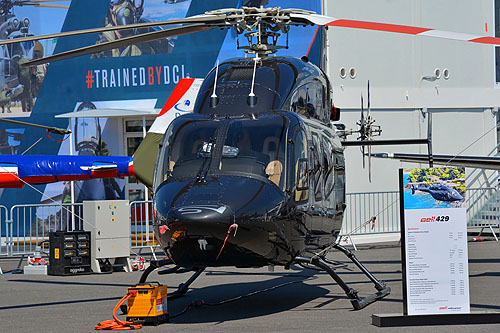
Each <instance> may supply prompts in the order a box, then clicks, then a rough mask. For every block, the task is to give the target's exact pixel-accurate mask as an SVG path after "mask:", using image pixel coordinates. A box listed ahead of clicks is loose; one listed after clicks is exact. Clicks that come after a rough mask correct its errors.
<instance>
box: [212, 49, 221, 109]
mask: <svg viewBox="0 0 500 333" xmlns="http://www.w3.org/2000/svg"><path fill="white" fill-rule="evenodd" d="M218 75H219V59H217V66H216V67H215V80H214V91H213V93H212V95H211V96H210V107H211V108H215V107H216V106H217V104H219V97H217V94H216V93H215V89H216V88H217V76H218Z"/></svg>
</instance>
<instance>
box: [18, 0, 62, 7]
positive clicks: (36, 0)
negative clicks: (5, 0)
mask: <svg viewBox="0 0 500 333" xmlns="http://www.w3.org/2000/svg"><path fill="white" fill-rule="evenodd" d="M25 2H71V0H27V1H22V0H21V1H14V5H16V6H22V4H23V3H25Z"/></svg>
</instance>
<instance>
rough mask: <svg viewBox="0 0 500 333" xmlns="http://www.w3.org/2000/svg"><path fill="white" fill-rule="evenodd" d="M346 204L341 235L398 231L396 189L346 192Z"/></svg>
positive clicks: (397, 197) (397, 198) (397, 195)
mask: <svg viewBox="0 0 500 333" xmlns="http://www.w3.org/2000/svg"><path fill="white" fill-rule="evenodd" d="M346 205H347V207H346V210H345V213H344V223H343V225H342V230H341V231H340V234H341V235H359V234H375V233H388V232H399V193H398V191H387V192H364V193H348V194H346ZM372 217H375V218H376V219H375V222H374V223H373V222H368V221H370V220H371V219H372Z"/></svg>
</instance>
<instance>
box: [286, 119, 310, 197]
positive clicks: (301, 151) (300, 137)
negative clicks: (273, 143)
mask: <svg viewBox="0 0 500 333" xmlns="http://www.w3.org/2000/svg"><path fill="white" fill-rule="evenodd" d="M292 142H293V156H292V161H293V163H292V165H293V166H294V167H293V170H292V173H291V175H290V178H291V183H292V184H293V188H292V189H293V192H294V195H293V198H294V200H295V201H296V202H301V201H307V199H308V198H309V190H300V191H299V190H297V188H305V187H308V186H309V184H308V180H309V179H308V177H307V176H308V175H307V171H308V170H307V169H306V170H305V173H304V174H302V175H299V174H298V173H299V163H300V160H304V159H307V142H306V137H305V133H304V131H303V130H302V129H300V128H299V129H298V130H297V131H296V132H295V135H294V138H293V141H292Z"/></svg>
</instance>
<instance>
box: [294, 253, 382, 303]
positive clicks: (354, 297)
mask: <svg viewBox="0 0 500 333" xmlns="http://www.w3.org/2000/svg"><path fill="white" fill-rule="evenodd" d="M332 248H334V249H337V250H339V251H341V252H342V253H344V254H345V255H346V256H347V257H348V258H349V259H351V261H352V262H353V263H354V264H355V265H356V266H358V268H359V269H360V270H361V271H362V272H363V273H364V274H365V275H366V276H367V277H368V279H370V281H372V282H373V283H374V284H375V289H377V292H376V293H374V294H371V295H369V296H366V297H360V296H359V295H358V292H357V291H356V290H354V289H353V288H350V287H349V286H348V285H347V284H346V283H345V282H344V280H342V279H341V278H340V276H338V274H337V273H335V271H334V269H333V268H332V267H331V266H329V265H328V264H327V263H325V262H323V260H324V259H323V258H320V257H313V258H307V257H296V258H295V262H297V263H300V264H305V265H313V266H316V267H317V268H319V269H321V270H323V271H325V272H327V273H328V274H329V275H330V276H331V277H332V278H333V279H334V280H335V282H337V284H338V285H339V286H340V288H342V289H343V290H344V292H345V293H346V295H347V297H349V298H350V300H351V304H352V306H353V307H354V309H355V310H360V309H363V308H365V307H366V306H368V305H369V304H371V303H373V302H375V301H377V300H379V299H381V298H382V297H385V296H387V295H389V294H390V292H391V288H390V287H388V286H386V285H385V284H384V283H383V282H382V281H379V280H377V278H376V277H375V276H373V274H371V273H370V272H369V271H368V270H367V269H366V267H365V266H363V264H361V262H359V260H358V258H356V256H355V255H354V253H352V252H351V251H350V250H349V249H346V248H345V247H343V246H341V245H338V244H335V245H333V246H332Z"/></svg>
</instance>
